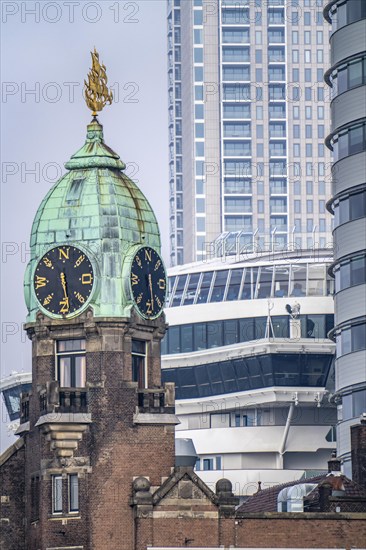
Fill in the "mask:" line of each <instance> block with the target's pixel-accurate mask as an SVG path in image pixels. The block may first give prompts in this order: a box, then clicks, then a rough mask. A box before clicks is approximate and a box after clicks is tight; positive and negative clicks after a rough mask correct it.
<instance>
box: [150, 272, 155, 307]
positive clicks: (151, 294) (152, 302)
mask: <svg viewBox="0 0 366 550" xmlns="http://www.w3.org/2000/svg"><path fill="white" fill-rule="evenodd" d="M149 288H150V296H151V309H154V295H153V290H152V281H151V273H149Z"/></svg>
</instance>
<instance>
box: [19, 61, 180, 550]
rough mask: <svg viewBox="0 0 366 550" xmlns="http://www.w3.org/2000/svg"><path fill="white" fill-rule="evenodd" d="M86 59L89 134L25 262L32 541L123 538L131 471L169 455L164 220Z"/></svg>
mask: <svg viewBox="0 0 366 550" xmlns="http://www.w3.org/2000/svg"><path fill="white" fill-rule="evenodd" d="M92 63H93V66H92V69H91V71H90V74H89V75H88V82H86V83H85V86H86V87H85V97H86V101H87V104H88V106H89V107H90V108H91V110H92V111H93V119H92V121H91V123H90V124H89V125H88V127H87V136H86V142H85V144H84V146H83V147H82V148H81V149H80V150H79V151H77V152H76V153H75V154H74V155H73V156H72V157H71V159H70V160H69V161H68V162H67V163H66V165H65V166H66V168H67V172H66V174H65V175H64V176H63V177H62V178H61V179H60V180H59V181H58V182H57V183H56V185H54V187H52V189H51V190H50V191H49V192H48V194H47V195H46V197H45V198H44V200H43V201H42V203H41V205H40V206H39V208H38V211H37V213H36V216H35V219H34V223H33V227H32V233H31V242H30V244H31V259H30V262H29V264H28V266H27V269H26V273H25V281H24V288H25V300H26V304H27V307H28V317H27V323H26V326H25V328H26V331H27V334H28V336H29V338H30V339H31V340H32V349H33V362H32V364H33V366H32V390H31V392H30V393H29V394H23V395H22V402H21V424H20V427H19V429H18V435H21V436H22V437H21V440H19V441H23V444H22V445H23V447H24V453H25V495H26V498H25V527H24V531H25V534H24V536H25V544H24V548H27V549H29V550H38V549H42V550H45V549H48V548H52V549H56V548H57V549H60V548H65V549H66V548H73V549H93V550H99V549H102V548H103V549H105V548H108V550H117V549H118V550H122V549H125V550H131V549H132V548H134V544H135V543H134V540H135V536H136V534H135V532H134V529H135V528H134V525H135V523H134V516H133V514H134V512H133V507H131V494H132V493H131V491H132V489H131V487H132V483H133V481H134V479H137V478H140V477H141V476H143V477H144V478H146V479H147V480H148V481H149V483H150V484H151V486H153V487H154V486H159V485H161V483H162V478H166V477H168V476H169V475H170V473H171V467H172V466H173V465H174V426H175V424H177V423H178V421H177V419H176V416H175V414H174V387H173V385H171V384H166V385H165V386H164V387H163V386H162V385H161V375H160V374H161V373H160V370H161V365H160V342H161V339H162V338H163V336H164V332H165V318H164V313H163V305H164V300H165V293H166V274H165V268H164V264H163V261H162V259H161V257H160V234H159V228H158V224H157V221H156V218H155V215H154V212H153V210H152V208H151V206H150V204H149V202H148V201H147V199H146V198H145V196H144V195H143V194H142V192H141V191H140V189H139V188H138V187H137V185H136V184H135V183H134V182H133V181H132V180H131V179H129V178H128V177H127V175H126V174H125V173H124V171H123V170H124V168H125V165H124V163H123V162H122V161H121V159H120V158H119V156H118V155H117V154H116V153H115V152H114V151H113V150H112V149H111V148H110V147H108V146H107V145H106V144H105V142H104V138H103V127H102V126H101V124H100V123H99V121H98V119H97V112H98V111H100V110H101V109H102V108H103V107H104V106H105V104H106V103H107V102H109V103H110V102H111V101H112V94H111V93H110V92H109V90H108V87H107V78H106V73H105V66H104V65H103V64H101V63H100V62H99V55H98V53H97V52H96V51H94V52H93V53H92ZM17 548H19V545H18V546H17Z"/></svg>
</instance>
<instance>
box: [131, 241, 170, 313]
mask: <svg viewBox="0 0 366 550" xmlns="http://www.w3.org/2000/svg"><path fill="white" fill-rule="evenodd" d="M130 288H131V294H132V297H133V300H134V302H135V306H136V308H137V310H138V312H139V313H140V315H141V316H142V317H144V318H145V319H155V318H156V317H158V316H159V315H160V314H161V312H162V310H163V307H164V302H165V296H166V273H165V268H164V264H163V261H162V259H161V258H160V256H159V254H158V253H157V252H156V251H155V250H154V249H153V248H151V247H149V246H143V247H141V248H140V249H139V250H138V251H137V252H136V254H135V256H134V258H133V260H132V264H131V271H130Z"/></svg>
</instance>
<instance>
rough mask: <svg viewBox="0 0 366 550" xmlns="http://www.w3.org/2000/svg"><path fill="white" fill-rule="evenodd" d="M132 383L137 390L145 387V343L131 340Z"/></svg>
mask: <svg viewBox="0 0 366 550" xmlns="http://www.w3.org/2000/svg"><path fill="white" fill-rule="evenodd" d="M132 381H133V382H137V383H138V387H139V388H146V387H147V373H146V342H143V341H142V340H132Z"/></svg>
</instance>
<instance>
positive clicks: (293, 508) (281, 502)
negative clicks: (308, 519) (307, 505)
mask: <svg viewBox="0 0 366 550" xmlns="http://www.w3.org/2000/svg"><path fill="white" fill-rule="evenodd" d="M315 487H317V483H299V484H297V485H292V486H291V487H284V488H283V489H282V491H280V492H279V493H278V497H277V511H278V512H303V511H304V497H306V496H307V495H308V494H309V493H311V491H312V490H313V489H315Z"/></svg>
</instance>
